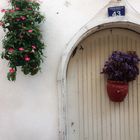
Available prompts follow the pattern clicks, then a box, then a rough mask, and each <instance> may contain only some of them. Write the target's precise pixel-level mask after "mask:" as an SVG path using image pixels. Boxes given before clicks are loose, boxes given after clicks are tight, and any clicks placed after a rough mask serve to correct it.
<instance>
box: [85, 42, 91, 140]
mask: <svg viewBox="0 0 140 140" xmlns="http://www.w3.org/2000/svg"><path fill="white" fill-rule="evenodd" d="M91 43H92V42H91V40H90V39H88V40H87V43H86V44H87V46H88V47H87V62H86V63H87V96H88V123H89V128H88V130H89V131H88V135H89V139H88V140H92V139H93V128H92V91H91V89H92V85H91V80H92V71H91V64H92V62H91V61H92V59H91Z"/></svg>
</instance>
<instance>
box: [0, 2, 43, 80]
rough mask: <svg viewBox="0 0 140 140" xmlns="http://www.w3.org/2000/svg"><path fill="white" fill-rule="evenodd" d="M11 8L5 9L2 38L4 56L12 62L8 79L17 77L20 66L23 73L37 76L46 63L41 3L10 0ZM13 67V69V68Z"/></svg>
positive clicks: (1, 22) (0, 23) (1, 23)
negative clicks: (43, 63) (3, 34)
mask: <svg viewBox="0 0 140 140" xmlns="http://www.w3.org/2000/svg"><path fill="white" fill-rule="evenodd" d="M10 3H11V7H12V8H11V9H3V10H2V11H1V12H4V16H3V18H2V20H1V21H0V25H1V26H2V27H3V29H4V31H5V32H6V35H5V37H4V39H3V48H4V51H3V52H2V58H3V59H6V60H8V61H9V63H8V64H9V67H10V69H9V73H8V74H7V77H8V79H9V80H12V81H15V80H16V72H17V67H18V66H20V67H21V70H22V72H23V73H24V74H26V75H27V74H31V75H35V74H36V73H38V71H39V70H40V64H41V63H42V62H43V49H44V44H43V43H42V41H41V38H42V36H41V32H40V30H39V24H40V23H41V22H42V21H43V20H44V16H43V15H41V13H40V12H39V7H40V4H39V3H38V2H36V1H31V0H10ZM11 69H12V70H11Z"/></svg>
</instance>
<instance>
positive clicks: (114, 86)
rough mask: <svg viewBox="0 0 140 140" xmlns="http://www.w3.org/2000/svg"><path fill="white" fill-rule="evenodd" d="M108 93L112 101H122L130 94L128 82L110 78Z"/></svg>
mask: <svg viewBox="0 0 140 140" xmlns="http://www.w3.org/2000/svg"><path fill="white" fill-rule="evenodd" d="M107 93H108V96H109V98H110V100H111V101H114V102H122V101H123V100H124V99H125V97H126V96H127V94H128V83H125V82H120V81H111V80H108V81H107Z"/></svg>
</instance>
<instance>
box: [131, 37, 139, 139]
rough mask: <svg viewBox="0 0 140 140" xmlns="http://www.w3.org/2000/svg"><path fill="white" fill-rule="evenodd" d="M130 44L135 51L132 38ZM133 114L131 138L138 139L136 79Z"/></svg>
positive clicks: (134, 82)
mask: <svg viewBox="0 0 140 140" xmlns="http://www.w3.org/2000/svg"><path fill="white" fill-rule="evenodd" d="M132 46H133V50H134V51H136V40H135V39H134V38H133V41H132ZM132 84H133V85H132V86H133V114H134V124H133V126H134V129H133V130H134V138H133V140H137V139H138V127H137V123H138V118H137V117H138V116H137V113H138V112H137V80H134V81H133V83H132Z"/></svg>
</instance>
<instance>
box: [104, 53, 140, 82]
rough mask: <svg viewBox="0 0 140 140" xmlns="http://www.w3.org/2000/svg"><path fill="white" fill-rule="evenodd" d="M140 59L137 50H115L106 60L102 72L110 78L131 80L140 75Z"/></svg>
mask: <svg viewBox="0 0 140 140" xmlns="http://www.w3.org/2000/svg"><path fill="white" fill-rule="evenodd" d="M139 61H140V58H139V57H138V55H137V54H136V52H135V51H129V52H127V53H124V52H121V51H114V52H113V53H112V55H111V56H110V57H109V58H108V61H106V62H105V65H104V68H103V71H102V73H103V74H106V75H107V78H108V80H113V81H123V82H130V81H133V80H135V79H136V77H137V76H138V75H139V67H138V63H139Z"/></svg>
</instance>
